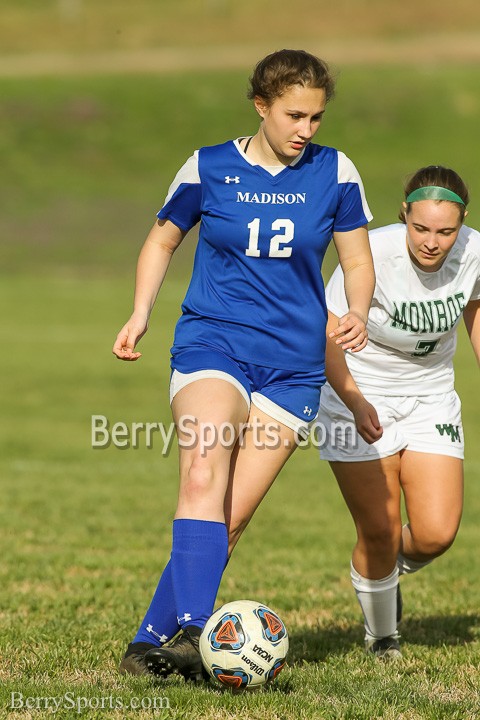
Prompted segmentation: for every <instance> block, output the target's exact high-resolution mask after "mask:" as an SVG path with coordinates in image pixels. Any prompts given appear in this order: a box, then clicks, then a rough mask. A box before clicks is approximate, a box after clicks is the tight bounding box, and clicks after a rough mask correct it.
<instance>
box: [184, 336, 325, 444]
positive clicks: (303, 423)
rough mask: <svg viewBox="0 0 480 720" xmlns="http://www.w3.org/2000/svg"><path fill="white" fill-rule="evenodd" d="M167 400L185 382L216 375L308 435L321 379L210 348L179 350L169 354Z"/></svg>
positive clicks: (318, 373)
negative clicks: (263, 365) (170, 375)
mask: <svg viewBox="0 0 480 720" xmlns="http://www.w3.org/2000/svg"><path fill="white" fill-rule="evenodd" d="M171 365H172V371H173V372H172V378H171V383H170V402H171V401H172V400H173V398H174V396H175V395H176V393H177V392H178V391H179V390H181V389H182V388H183V387H185V385H188V384H189V383H191V382H194V381H195V380H199V379H202V378H220V379H223V380H226V381H228V382H230V383H232V384H233V385H235V387H237V389H238V390H239V392H240V393H241V395H242V396H243V397H244V399H245V402H246V403H247V405H248V407H250V403H251V402H252V403H253V404H254V405H255V406H256V407H258V408H259V409H260V410H262V411H263V412H265V413H266V414H267V415H269V416H270V417H271V418H273V419H274V420H277V421H278V422H281V423H282V424H283V425H286V426H287V427H289V428H291V429H292V430H295V431H296V432H297V433H298V434H299V435H300V436H301V437H302V438H305V437H306V436H307V435H308V432H309V429H310V424H311V423H312V422H313V421H314V420H315V418H316V417H317V413H318V407H319V404H320V390H321V387H322V385H323V384H324V383H325V373H324V372H323V371H300V372H292V371H290V370H276V369H274V368H269V367H262V366H260V365H253V364H252V363H247V362H243V361H242V360H234V359H232V358H230V357H228V356H227V355H224V354H223V353H222V352H220V351H219V350H216V349H214V348H212V349H209V348H206V347H198V348H196V349H195V350H182V351H181V352H179V353H176V354H175V355H174V356H173V357H172V361H171Z"/></svg>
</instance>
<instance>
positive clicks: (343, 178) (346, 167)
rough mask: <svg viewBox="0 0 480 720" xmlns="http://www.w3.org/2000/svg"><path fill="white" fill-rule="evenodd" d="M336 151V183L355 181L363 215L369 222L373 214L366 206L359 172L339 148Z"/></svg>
mask: <svg viewBox="0 0 480 720" xmlns="http://www.w3.org/2000/svg"><path fill="white" fill-rule="evenodd" d="M337 153H338V171H337V173H338V178H337V179H338V184H339V185H340V184H342V183H356V184H357V185H358V189H359V191H360V197H361V199H362V207H363V212H364V213H365V217H366V218H367V220H368V221H369V222H370V220H373V215H372V213H371V212H370V208H369V207H368V203H367V198H366V196H365V190H364V188H363V182H362V178H361V177H360V174H359V172H358V170H357V168H356V167H355V165H354V164H353V162H352V161H351V160H350V158H348V157H347V156H346V155H345V153H343V152H341V151H340V150H337Z"/></svg>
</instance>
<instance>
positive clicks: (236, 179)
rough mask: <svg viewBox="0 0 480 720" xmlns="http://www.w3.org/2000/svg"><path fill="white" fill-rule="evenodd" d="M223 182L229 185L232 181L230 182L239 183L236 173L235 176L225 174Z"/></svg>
mask: <svg viewBox="0 0 480 720" xmlns="http://www.w3.org/2000/svg"><path fill="white" fill-rule="evenodd" d="M225 182H226V183H227V185H230V183H232V182H233V183H239V182H240V178H239V177H238V175H235V177H231V176H230V175H225Z"/></svg>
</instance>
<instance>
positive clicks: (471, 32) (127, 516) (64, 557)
mask: <svg viewBox="0 0 480 720" xmlns="http://www.w3.org/2000/svg"><path fill="white" fill-rule="evenodd" d="M282 47H291V48H304V49H306V50H308V51H310V52H313V53H316V54H318V55H320V56H321V57H323V58H325V59H326V60H327V61H329V62H330V64H331V65H332V67H333V69H334V70H335V73H336V75H337V79H338V82H337V96H336V98H335V99H334V101H333V102H332V103H331V104H330V105H329V107H328V109H327V113H326V116H325V119H324V122H323V124H322V128H321V130H320V132H319V135H318V138H317V141H318V142H320V143H323V144H326V145H332V146H334V147H338V148H339V149H341V150H343V151H344V152H345V153H346V154H347V155H348V156H349V157H350V158H351V159H352V160H353V161H354V163H355V164H356V166H357V167H358V169H359V171H360V173H361V176H362V178H363V180H364V184H365V188H366V193H367V198H368V201H369V204H370V207H371V209H372V211H373V214H374V221H373V223H372V226H373V227H375V226H378V225H381V224H385V223H390V222H395V221H396V218H397V213H398V210H399V206H400V203H401V200H402V185H403V182H404V179H405V176H406V175H407V174H409V173H411V172H413V171H414V170H416V169H417V168H418V167H420V166H422V165H426V164H444V165H447V166H451V167H454V168H455V169H456V170H457V171H458V172H459V173H460V174H461V175H462V177H463V178H464V179H465V181H466V182H467V184H468V185H469V187H470V190H471V198H472V199H471V206H470V215H469V217H468V221H467V222H468V224H470V225H472V226H473V227H477V228H480V163H479V143H478V135H479V127H480V3H478V2H477V0H456V2H455V3H452V2H450V1H449V0H423V2H421V3H419V2H417V0H403V2H401V3H390V2H385V0H336V1H335V2H326V1H325V0H303V2H302V3H298V4H296V3H293V4H292V3H279V2H276V1H275V2H274V1H273V0H242V1H241V2H240V1H239V0H135V2H132V1H131V0H115V2H113V1H112V0H2V3H1V6H0V157H1V163H0V203H1V207H2V211H1V213H0V252H1V255H0V293H1V307H2V335H3V337H4V341H5V347H4V351H3V352H2V360H1V365H2V385H3V387H2V409H3V412H2V414H1V416H0V431H1V447H0V474H1V476H2V481H1V482H2V503H1V506H0V525H1V527H2V533H1V538H0V557H2V558H3V560H2V564H1V565H0V600H2V601H3V602H4V603H5V607H7V608H8V612H7V614H2V613H0V623H2V624H5V623H7V622H9V618H10V620H11V619H13V628H16V630H12V631H11V635H10V636H4V638H5V637H10V638H11V642H12V646H14V647H15V649H16V650H18V648H19V643H21V642H23V643H24V644H25V647H28V645H29V643H30V642H31V641H32V638H33V639H35V638H36V637H40V636H41V632H42V628H43V627H44V626H45V622H47V624H48V622H49V618H50V615H51V622H52V623H54V621H55V622H57V623H58V622H60V627H62V637H63V638H66V640H63V641H65V642H67V640H68V637H69V633H70V634H71V636H72V638H78V634H79V633H80V634H81V632H82V619H83V620H84V621H85V632H86V631H87V628H88V632H92V633H94V632H95V627H94V626H92V622H95V620H93V619H92V618H95V617H96V615H95V612H94V608H95V598H96V600H97V606H98V601H99V599H100V605H101V606H102V607H103V608H104V610H105V612H107V613H108V614H109V623H110V624H111V627H112V632H115V637H118V638H128V637H129V633H130V631H131V630H132V629H133V624H134V621H133V620H132V617H135V618H137V617H138V615H139V613H140V610H139V608H141V607H143V605H144V603H145V601H146V598H147V597H148V595H149V592H150V588H151V587H152V585H153V583H154V580H155V578H156V576H157V573H158V570H159V566H158V553H159V551H160V552H162V553H164V552H166V550H167V548H168V545H169V530H168V526H167V520H168V519H169V518H170V516H171V513H172V512H173V507H174V502H175V496H176V457H175V453H174V452H173V453H172V455H171V457H169V458H162V456H161V454H160V452H159V451H154V452H153V454H152V451H150V450H147V449H145V448H139V449H137V450H133V449H132V448H126V449H125V450H118V449H117V448H115V447H113V446H112V447H109V448H108V449H106V450H103V451H100V450H92V448H91V416H92V414H103V415H105V416H107V417H108V418H109V419H110V421H111V423H113V422H116V421H123V422H126V423H130V422H133V421H140V422H146V421H161V422H164V423H166V424H168V423H169V421H170V413H169V408H168V398H167V385H168V376H169V347H170V345H171V340H172V334H173V328H174V324H175V321H176V319H177V317H178V314H179V305H180V302H181V299H182V297H183V295H184V292H185V289H186V284H187V281H188V276H189V273H190V269H191V258H192V252H193V250H194V245H195V233H194V232H192V233H191V234H190V235H189V236H188V237H187V239H186V240H185V242H184V245H182V247H181V248H180V250H179V251H178V253H177V254H176V256H175V257H174V260H173V263H172V268H171V272H170V274H169V276H168V278H167V281H166V283H165V286H164V288H163V289H162V292H161V296H160V299H159V302H158V305H157V307H156V309H155V311H154V314H153V315H152V320H151V329H150V332H149V333H148V334H147V336H146V337H145V338H144V339H143V340H142V343H141V346H140V349H141V350H142V352H143V357H142V359H141V360H140V362H139V363H134V364H126V363H119V362H117V361H116V360H115V359H114V358H113V356H112V355H111V347H112V344H113V341H114V338H115V336H116V334H117V332H118V330H119V329H120V327H121V326H122V325H123V324H124V322H125V321H126V320H127V318H128V317H129V314H130V311H131V306H132V297H133V280H134V268H135V262H136V258H137V255H138V252H139V249H140V247H141V244H142V243H143V240H144V238H145V236H146V234H147V232H148V230H149V229H150V227H151V225H152V224H153V222H154V220H155V213H156V212H157V210H158V209H159V208H160V207H161V205H162V203H163V199H164V197H165V195H166V192H167V189H168V186H169V184H170V182H171V180H172V179H173V176H174V174H175V172H176V171H177V169H178V168H179V167H180V165H181V164H182V163H183V162H184V161H185V159H186V158H187V157H188V156H189V155H191V153H192V152H193V150H195V149H196V148H198V147H200V146H202V145H207V144H213V143H217V142H222V141H224V140H227V139H229V138H234V137H238V136H240V135H245V134H251V133H254V132H255V131H256V127H257V118H256V115H255V113H254V111H253V108H252V107H251V105H250V103H249V102H248V101H247V99H246V90H247V79H248V76H249V74H250V72H251V70H252V67H253V65H254V64H255V62H256V61H257V60H258V59H260V58H261V57H263V56H264V55H265V54H267V53H269V52H272V51H273V50H276V49H280V48H282ZM334 262H335V260H334V257H333V255H332V254H330V255H329V256H328V258H327V262H326V266H325V275H326V277H328V275H329V274H330V272H331V270H332V268H333V264H334ZM457 379H458V380H457V385H458V390H459V392H460V394H461V396H462V399H463V403H464V421H465V434H466V438H467V463H466V468H467V480H468V482H467V513H466V518H465V524H464V529H463V530H462V533H463V534H462V535H461V538H463V541H462V540H459V543H458V545H457V546H456V547H457V549H456V550H455V555H454V556H453V551H452V558H454V559H453V560H452V562H453V563H461V561H462V558H464V562H465V566H464V567H465V576H466V575H467V569H468V572H470V573H471V565H470V564H469V563H470V562H471V556H470V552H469V550H470V548H471V547H472V546H475V545H476V544H478V539H479V538H478V512H479V510H480V496H479V492H478V490H475V483H474V482H473V481H474V480H475V477H476V479H477V480H478V479H479V473H480V464H479V462H478V454H477V447H476V446H475V440H476V438H477V437H478V431H479V429H480V420H479V417H478V401H477V399H478V370H477V368H476V367H475V363H474V358H473V353H472V352H471V348H470V347H469V346H468V344H467V342H466V340H465V336H464V333H463V331H462V333H461V334H460V344H459V351H458V358H457ZM477 442H478V441H477ZM290 468H291V469H290ZM284 472H285V473H286V475H285V477H286V481H285V482H288V478H289V474H292V475H293V476H294V477H295V481H296V482H299V483H300V484H301V483H303V485H301V487H302V488H303V489H302V490H301V493H302V494H303V496H304V497H308V498H309V503H305V507H304V506H303V505H302V504H301V503H299V504H298V508H297V513H298V515H297V522H298V523H301V526H302V530H303V534H304V537H305V538H308V537H310V540H311V543H310V545H306V546H305V547H304V548H303V550H302V557H303V558H305V559H306V562H309V557H310V556H309V552H312V551H311V550H310V551H309V549H308V548H309V547H310V548H313V547H314V545H315V543H316V542H317V538H318V532H319V527H321V528H322V531H324V532H325V533H326V535H328V533H329V532H332V534H334V535H335V537H336V542H337V548H338V553H340V556H337V555H332V556H331V558H330V560H328V561H329V562H330V561H331V562H332V563H336V564H334V565H332V567H331V568H330V571H331V572H332V573H333V575H332V577H333V576H335V577H336V576H337V573H338V574H339V575H341V577H342V578H343V577H344V576H345V577H344V582H345V585H344V590H345V597H346V598H348V601H347V602H350V599H351V595H350V587H349V585H348V578H347V573H346V571H345V573H344V568H343V564H344V562H347V558H348V555H349V548H350V545H351V542H352V528H351V524H350V520H349V518H348V517H347V513H346V510H345V508H344V506H343V502H342V501H341V499H340V498H339V494H338V491H337V490H336V488H335V487H334V486H333V483H332V481H331V477H330V475H329V470H328V467H327V466H326V464H325V463H320V462H319V461H318V459H317V457H316V453H315V452H314V451H306V452H299V453H298V458H297V459H294V460H293V461H292V462H291V464H290V465H288V466H287V468H286V470H285V471H284ZM159 480H160V482H159ZM285 482H284V483H283V485H282V483H281V481H279V485H278V489H277V486H276V487H275V488H274V490H273V491H272V497H273V498H275V500H277V502H276V505H275V512H272V508H273V507H274V506H273V505H271V504H270V505H269V503H271V502H275V500H270V499H268V500H267V501H266V504H265V506H262V509H261V510H260V511H259V512H260V513H262V518H263V527H271V528H273V531H274V532H276V531H277V529H278V527H279V526H280V525H281V523H282V520H284V521H285V524H284V528H286V530H284V532H286V533H287V535H288V533H289V532H290V530H289V529H290V528H291V527H292V526H291V525H290V524H289V515H288V512H287V509H285V511H284V512H285V516H282V512H283V510H281V508H282V507H285V508H287V506H289V507H290V509H291V504H290V499H291V495H289V491H288V486H287V485H285ZM477 484H478V483H477ZM297 487H300V486H299V485H297ZM328 487H330V488H331V490H327V489H326V488H328ZM282 488H283V489H282ZM282 493H284V495H283V494H282ZM328 493H331V494H330V495H329V494H328ZM306 505H308V507H306ZM312 507H316V509H317V510H318V512H317V513H316V514H315V517H313V518H312V517H311V515H312V514H311V513H310V508H312ZM339 518H343V521H344V524H343V525H342V523H341V522H340V523H339V522H338V519H339ZM309 523H310V525H309ZM162 524H163V525H162ZM159 525H161V526H162V527H163V526H165V528H167V529H165V530H163V531H162V532H163V535H162V538H161V539H160V540H159V532H158V529H159ZM258 528H260V525H259V524H257V525H255V524H252V530H250V529H249V532H252V533H253V535H251V537H252V538H253V539H255V537H256V536H255V533H256V532H257V531H258V530H257V529H258ZM309 533H310V536H309ZM289 540H290V547H293V545H292V543H294V542H295V540H294V538H293V539H292V537H290V536H289ZM305 542H307V540H305ZM462 542H463V545H462ZM162 543H163V544H162ZM243 548H245V550H244V549H243ZM275 551H276V544H275V547H273V548H271V558H270V560H271V563H272V566H271V567H269V572H270V573H271V575H270V576H269V577H270V578H271V581H270V583H271V584H270V585H268V592H267V590H265V588H264V586H263V585H261V587H262V588H264V591H263V592H264V595H262V597H264V598H265V601H268V600H271V601H272V602H273V603H275V602H277V603H280V609H282V605H281V603H282V602H283V601H282V599H281V598H280V599H279V598H277V597H276V595H275V593H276V592H277V589H276V588H278V586H279V581H278V577H277V578H276V579H275V572H274V570H272V568H274V563H275V562H276V561H277V558H278V554H276V555H275V554H274V553H275ZM244 552H245V553H246V552H247V546H246V545H245V546H243V545H242V544H240V547H239V550H238V557H239V560H237V562H241V558H242V553H244ZM266 552H267V556H268V554H269V552H270V549H269V548H268V546H267V550H266ZM243 557H244V559H245V560H246V559H247V556H246V554H245V555H244V556H243ZM339 557H340V560H339ZM310 561H311V564H310V565H309V573H310V570H311V568H317V569H319V567H318V565H319V563H320V565H321V564H322V562H327V559H324V560H322V559H321V558H320V560H319V556H318V554H315V555H313V556H311V557H310ZM112 564H113V566H114V567H116V568H117V573H116V574H115V573H113V575H111V578H110V569H111V567H112ZM458 567H460V564H459V565H457V568H458ZM320 569H321V570H322V572H323V567H322V568H320ZM229 571H230V568H229ZM231 572H232V573H235V582H236V583H237V585H236V586H235V587H236V588H237V591H238V595H239V596H240V594H243V589H242V588H241V583H242V582H243V581H245V582H247V580H249V581H250V582H253V581H254V580H253V575H252V574H251V572H250V574H248V573H247V574H248V577H245V576H244V575H242V574H240V573H237V572H236V571H235V564H233V569H232V570H231ZM313 572H314V573H315V569H314V570H313ZM59 573H60V574H62V573H64V574H65V573H67V577H68V583H67V585H66V586H62V587H61V588H60V587H59V585H58V577H59ZM142 573H143V575H142ZM94 576H95V578H97V581H96V582H97V585H95V584H94V581H93V579H92V578H93V577H94ZM107 576H108V577H109V578H110V580H109V581H108V582H109V583H110V585H107V580H106V579H105V578H106V577H107ZM140 576H142V577H143V578H146V580H145V585H139V583H138V578H139V577H140ZM291 577H293V580H294V581H295V582H296V583H297V586H296V588H295V589H293V590H292V593H293V595H292V597H291V600H290V602H291V605H292V607H293V606H295V605H299V604H301V603H303V607H304V608H305V603H307V605H308V603H310V602H311V603H312V606H313V605H315V603H316V602H317V600H316V598H317V595H316V592H317V591H316V590H315V592H313V591H312V593H311V594H309V591H308V588H307V589H306V588H305V586H304V585H303V584H302V583H303V582H310V580H307V579H306V578H307V576H306V575H305V574H300V575H299V577H297V578H295V576H294V575H292V576H291ZM322 577H324V575H322ZM25 578H29V579H30V580H29V581H28V582H26V580H25ZM99 578H100V579H99ZM427 580H428V578H427ZM231 582H234V581H233V579H232V580H231ZM259 582H260V583H264V582H265V581H264V579H263V578H260V580H259ZM282 582H283V580H282ZM342 582H343V580H342ZM90 583H91V584H90ZM102 583H103V584H102ZM116 583H117V584H118V586H117V585H116ZM238 583H240V586H239V585H238ZM7 586H8V589H6V588H7ZM127 587H128V592H126V591H125V588H127ZM228 587H229V586H228V581H227V588H228ZM247 587H248V586H247ZM417 587H420V586H417ZM92 588H94V589H92ZM108 588H109V590H108V592H107V589H108ZM245 590H246V589H245ZM457 590H458V598H459V600H458V602H459V603H461V602H465V604H466V603H467V602H469V601H468V600H466V599H465V600H464V601H463V600H462V595H461V592H462V590H461V589H457ZM59 591H61V593H62V595H61V598H62V602H63V603H64V606H65V608H66V609H65V610H64V611H63V610H62V611H60V610H59V608H58V604H55V600H56V599H58V592H59ZM463 591H464V592H465V593H467V592H468V583H467V586H465V587H464V588H463ZM102 592H104V595H102ZM297 592H298V596H299V597H298V598H297V596H296V595H295V593H297ZM232 594H233V591H232V593H231V594H230V597H231V596H232ZM439 598H440V595H438V596H437V601H438V602H439V603H441V602H444V603H445V607H448V602H449V601H450V591H449V586H448V587H447V586H446V589H445V597H444V598H442V599H439ZM324 601H325V603H326V605H325V607H326V606H327V604H328V598H327V597H326V596H325V598H324ZM352 603H353V600H352ZM133 605H134V606H135V612H134V613H133V611H132V606H133ZM72 608H73V609H72ZM79 608H80V609H79ZM35 612H37V614H35ZM333 612H335V610H334V611H333ZM352 612H356V611H354V610H353V605H352ZM49 613H50V614H49ZM62 613H64V614H62ZM69 613H70V614H69ZM27 615H28V616H29V617H30V624H29V627H28V636H27V634H25V635H24V636H23V639H22V636H21V632H20V633H19V628H20V627H21V626H22V623H23V620H24V618H25V617H26V616H27ZM73 616H75V623H76V625H75V628H72V629H71V630H70V629H69V628H70V625H68V623H69V622H70V620H71V618H72V617H73ZM354 617H356V615H354ZM45 618H47V620H46V619H45ZM63 620H64V624H63V625H62V622H63ZM87 621H88V625H87ZM135 622H136V620H135ZM52 627H53V625H52ZM97 630H98V636H99V637H102V631H101V629H98V628H97ZM24 632H25V633H27V631H24ZM122 642H123V641H122ZM121 647H122V645H121V643H120V642H119V646H118V648H116V651H117V654H118V652H120V649H121ZM95 652H96V651H95ZM16 654H17V653H16V652H15V655H16ZM312 655H314V652H313V651H312ZM47 657H48V655H47ZM92 657H93V656H92ZM95 657H96V655H95ZM10 660H11V655H10V654H9V653H8V652H7V653H6V654H5V657H4V661H3V660H2V667H5V664H4V662H5V663H8V662H10ZM32 662H33V660H32Z"/></svg>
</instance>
